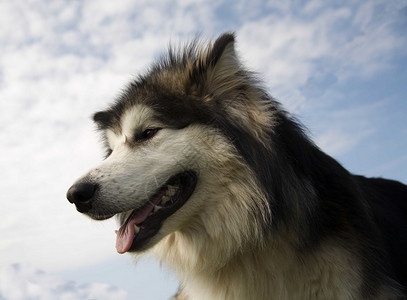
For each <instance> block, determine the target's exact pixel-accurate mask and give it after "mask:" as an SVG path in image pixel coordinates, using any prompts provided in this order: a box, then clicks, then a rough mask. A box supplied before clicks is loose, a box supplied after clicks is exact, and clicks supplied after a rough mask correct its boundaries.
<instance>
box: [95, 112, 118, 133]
mask: <svg viewBox="0 0 407 300" xmlns="http://www.w3.org/2000/svg"><path fill="white" fill-rule="evenodd" d="M93 121H94V122H95V123H96V125H97V126H98V128H99V129H106V128H108V127H110V126H111V125H112V123H113V115H112V113H111V112H110V111H99V112H97V113H95V114H94V115H93Z"/></svg>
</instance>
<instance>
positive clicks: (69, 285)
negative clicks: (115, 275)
mask: <svg viewBox="0 0 407 300" xmlns="http://www.w3.org/2000/svg"><path fill="white" fill-rule="evenodd" d="M126 295H127V293H126V292H125V291H123V290H121V289H118V288H116V287H114V286H110V285H107V284H103V283H89V284H77V283H75V282H74V281H68V280H65V279H62V278H59V277H57V276H54V275H50V274H46V273H44V272H43V271H40V270H36V269H34V268H32V267H30V266H27V265H21V264H13V265H8V266H6V267H1V268H0V299H4V300H34V299H35V300H54V299H60V300H82V299H83V300H89V299H98V300H121V299H123V300H124V299H126Z"/></svg>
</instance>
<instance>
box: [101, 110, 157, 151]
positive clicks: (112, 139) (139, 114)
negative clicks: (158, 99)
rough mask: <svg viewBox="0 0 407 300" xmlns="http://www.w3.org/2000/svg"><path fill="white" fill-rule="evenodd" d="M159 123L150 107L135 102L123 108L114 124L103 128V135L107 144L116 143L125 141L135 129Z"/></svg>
mask: <svg viewBox="0 0 407 300" xmlns="http://www.w3.org/2000/svg"><path fill="white" fill-rule="evenodd" d="M159 125H160V124H159V121H157V118H156V117H155V112H154V110H153V109H152V108H150V107H148V106H147V105H144V104H135V105H132V106H130V107H128V108H127V109H126V110H124V112H123V113H122V114H121V116H120V118H119V120H118V122H117V124H116V125H115V126H112V127H108V128H106V129H105V135H106V138H107V141H108V144H109V145H116V144H118V143H123V142H125V141H126V138H131V137H132V136H133V135H134V134H135V133H136V132H137V131H140V130H145V129H147V128H149V127H156V126H159Z"/></svg>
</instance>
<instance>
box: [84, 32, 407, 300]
mask: <svg viewBox="0 0 407 300" xmlns="http://www.w3.org/2000/svg"><path fill="white" fill-rule="evenodd" d="M94 120H95V122H96V123H97V125H98V127H99V129H100V130H101V132H102V134H103V137H104V141H105V145H106V147H107V151H108V157H107V158H106V160H104V161H103V162H102V163H101V164H100V165H98V166H96V167H95V168H93V169H92V170H91V171H89V173H87V174H86V175H85V176H83V177H82V178H81V179H79V182H93V183H97V184H98V187H99V189H100V192H99V193H98V194H97V196H95V199H93V205H92V209H91V210H90V211H88V212H87V214H88V215H89V216H91V217H92V218H95V219H105V218H107V217H109V216H112V215H114V214H119V215H120V214H121V215H123V214H124V215H128V211H131V210H132V209H135V208H137V207H140V206H142V205H143V204H145V203H146V202H147V201H148V199H149V198H150V197H151V196H152V195H153V194H154V193H155V192H156V191H157V189H158V188H159V187H161V186H162V185H163V184H165V182H166V180H168V178H170V177H171V176H173V175H175V174H177V173H179V172H181V171H183V170H193V171H194V172H196V174H197V175H198V183H197V186H196V188H195V191H194V193H193V194H192V196H191V197H190V198H189V200H188V201H187V202H186V203H185V204H184V205H183V206H182V207H181V208H180V209H179V210H178V211H176V212H175V213H174V214H173V215H171V216H170V217H169V218H168V219H166V220H165V221H164V223H163V226H162V227H161V229H160V231H159V232H158V233H157V234H156V235H155V236H154V237H153V238H152V239H151V240H150V241H149V243H148V244H147V245H146V246H145V247H144V248H143V251H141V252H146V251H150V252H152V253H154V254H155V255H156V256H157V257H158V258H159V259H160V260H161V261H162V262H163V263H164V264H165V265H167V266H169V267H170V268H172V269H173V270H174V271H175V273H176V274H177V275H178V276H179V280H180V289H179V292H178V294H177V295H176V296H175V297H174V298H173V299H179V300H181V299H182V300H204V299H205V300H208V299H211V300H217V299H219V300H226V299H228V300H239V299H241V300H248V299H252V300H269V299H280V300H281V299H405V298H406V297H407V296H406V287H407V257H406V256H407V255H406V253H407V186H405V185H403V184H401V183H399V182H395V181H391V180H385V179H368V178H365V177H361V176H355V175H352V174H350V173H349V172H348V171H347V170H345V169H344V168H343V167H342V166H341V165H340V164H339V163H338V162H336V161H335V160H334V159H333V158H331V157H330V156H328V155H326V154H325V153H323V152H322V151H321V150H320V149H318V147H316V146H315V145H314V144H313V143H312V142H311V141H310V140H309V139H308V138H307V136H306V135H305V133H304V131H303V130H302V128H301V127H300V126H299V125H298V123H297V122H295V121H294V120H293V119H292V117H290V116H289V114H287V113H286V112H285V111H284V110H282V109H281V107H280V105H279V103H278V102H276V101H275V100H274V99H273V98H271V97H269V96H268V95H267V93H266V92H265V90H264V88H263V87H262V86H261V84H260V83H259V80H258V79H257V78H256V76H255V75H254V74H252V73H250V72H248V71H247V70H245V69H244V68H243V67H242V66H241V64H240V62H239V60H238V58H237V56H236V53H235V48H234V36H233V34H224V35H222V36H220V37H219V38H218V39H217V40H216V41H215V42H214V43H213V44H209V45H206V46H205V45H202V44H201V43H200V42H198V41H195V42H193V43H191V44H189V45H188V46H186V47H185V49H183V50H180V51H178V50H174V49H171V50H170V51H169V54H168V55H167V56H166V57H164V58H163V59H161V60H160V61H159V62H158V63H157V64H155V65H153V66H152V68H151V69H150V70H149V72H147V74H146V75H144V76H140V77H139V78H138V79H137V80H135V81H134V82H133V83H131V85H130V86H129V87H128V88H127V89H126V90H125V91H124V92H123V93H122V95H121V96H120V97H119V98H118V99H117V101H116V103H114V104H113V105H112V106H111V107H110V108H108V109H107V110H105V111H103V112H99V113H97V114H95V116H94ZM151 127H153V128H160V130H159V131H158V132H157V134H156V135H155V136H154V137H153V138H151V139H149V140H148V141H142V140H140V139H138V138H137V137H138V136H140V133H141V132H143V130H145V129H146V128H151Z"/></svg>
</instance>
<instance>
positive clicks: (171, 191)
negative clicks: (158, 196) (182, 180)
mask: <svg viewBox="0 0 407 300" xmlns="http://www.w3.org/2000/svg"><path fill="white" fill-rule="evenodd" d="M176 191H177V188H176V187H175V186H172V185H169V186H168V189H167V191H166V192H165V195H167V196H170V197H172V196H174V195H175V192H176Z"/></svg>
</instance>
